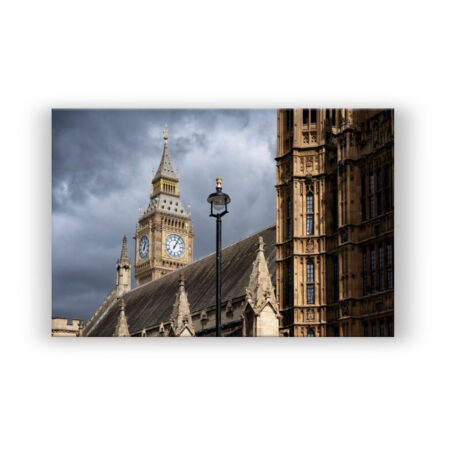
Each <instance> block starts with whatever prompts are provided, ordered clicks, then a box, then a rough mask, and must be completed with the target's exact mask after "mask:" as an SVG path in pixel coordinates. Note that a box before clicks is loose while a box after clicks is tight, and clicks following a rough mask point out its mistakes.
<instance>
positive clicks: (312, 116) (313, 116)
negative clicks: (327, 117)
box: [311, 109, 317, 123]
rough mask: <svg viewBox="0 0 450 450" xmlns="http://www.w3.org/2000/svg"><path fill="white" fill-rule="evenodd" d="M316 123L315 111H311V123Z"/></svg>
mask: <svg viewBox="0 0 450 450" xmlns="http://www.w3.org/2000/svg"><path fill="white" fill-rule="evenodd" d="M316 122H317V109H312V110H311V123H316Z"/></svg>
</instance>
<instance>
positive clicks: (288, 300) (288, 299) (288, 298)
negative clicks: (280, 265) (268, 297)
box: [284, 260, 293, 307]
mask: <svg viewBox="0 0 450 450" xmlns="http://www.w3.org/2000/svg"><path fill="white" fill-rule="evenodd" d="M285 269H286V277H287V283H286V284H285V291H284V300H285V307H288V306H292V303H293V302H292V300H293V276H292V261H291V260H289V261H286V266H285Z"/></svg>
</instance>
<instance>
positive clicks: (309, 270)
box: [306, 259, 315, 305]
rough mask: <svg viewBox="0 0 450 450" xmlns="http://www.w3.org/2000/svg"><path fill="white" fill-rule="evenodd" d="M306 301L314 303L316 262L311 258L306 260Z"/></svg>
mask: <svg viewBox="0 0 450 450" xmlns="http://www.w3.org/2000/svg"><path fill="white" fill-rule="evenodd" d="M306 303H307V304H308V305H314V303H315V298H314V263H313V261H312V260H311V259H308V261H307V262H306Z"/></svg>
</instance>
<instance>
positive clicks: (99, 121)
mask: <svg viewBox="0 0 450 450" xmlns="http://www.w3.org/2000/svg"><path fill="white" fill-rule="evenodd" d="M166 123H167V124H168V126H169V152H170V157H171V160H172V164H173V166H174V168H175V169H176V170H177V171H178V173H179V176H180V191H181V199H182V201H183V202H184V205H185V206H186V207H187V205H191V211H192V221H193V225H194V231H195V238H194V259H198V258H201V257H202V256H205V255H207V254H209V253H212V252H214V251H215V219H213V218H210V217H209V216H208V214H209V204H207V202H206V198H207V196H208V195H209V194H210V193H211V192H213V191H214V190H215V178H216V177H222V178H223V190H224V192H226V193H227V194H229V195H230V197H231V204H230V214H228V215H227V216H225V217H224V218H223V246H227V245H229V244H231V243H233V242H235V241H237V240H240V239H242V238H244V237H246V236H248V235H249V234H252V233H254V232H256V231H258V230H259V229H263V228H265V227H267V226H270V225H273V224H274V223H275V189H274V184H275V161H274V158H275V152H276V111H275V110H54V111H53V115H52V138H53V139H52V146H53V149H52V151H53V156H52V162H53V182H52V183H53V184H52V204H53V214H52V223H53V234H52V241H53V242H52V244H53V248H52V254H53V261H52V263H53V264H52V267H53V271H52V273H53V278H52V280H53V311H52V313H53V315H54V316H56V315H58V316H61V315H62V316H67V317H69V318H74V317H79V318H82V319H84V320H87V319H89V317H90V316H91V315H92V313H93V312H94V311H95V310H96V309H97V307H98V306H99V305H100V303H101V302H102V301H103V300H104V298H105V297H106V295H107V294H108V293H109V292H110V291H111V290H112V289H113V288H114V285H115V263H116V260H117V258H118V257H119V255H120V249H121V244H122V237H123V235H124V234H126V235H127V237H128V251H129V255H130V258H131V259H132V261H133V265H134V241H133V239H132V237H133V236H134V231H135V228H136V223H137V219H138V215H139V208H146V207H147V205H148V202H149V196H150V191H151V179H152V171H153V170H155V171H156V170H157V168H158V165H159V162H160V159H161V154H162V150H163V129H164V124H166ZM134 286H135V283H134V271H133V287H134Z"/></svg>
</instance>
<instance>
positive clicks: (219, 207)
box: [207, 178, 231, 336]
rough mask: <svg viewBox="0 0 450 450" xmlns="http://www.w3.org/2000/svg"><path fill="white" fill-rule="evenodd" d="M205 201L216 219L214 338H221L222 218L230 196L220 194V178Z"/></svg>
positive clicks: (211, 215)
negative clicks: (213, 190) (209, 205)
mask: <svg viewBox="0 0 450 450" xmlns="http://www.w3.org/2000/svg"><path fill="white" fill-rule="evenodd" d="M207 201H208V203H210V204H211V214H210V215H209V217H215V218H216V336H222V324H221V312H222V280H221V268H222V216H224V215H225V214H227V213H228V207H227V205H228V203H230V202H231V199H230V196H229V195H227V194H225V193H224V192H222V178H216V192H213V193H212V194H210V196H209V197H208V199H207Z"/></svg>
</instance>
